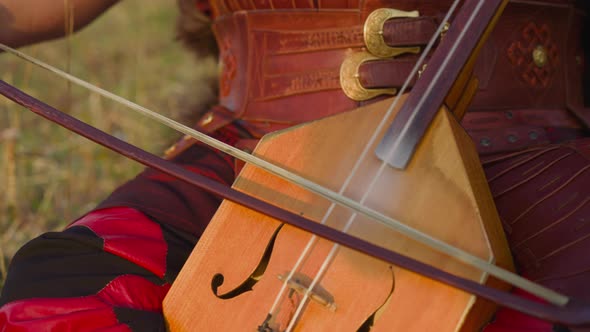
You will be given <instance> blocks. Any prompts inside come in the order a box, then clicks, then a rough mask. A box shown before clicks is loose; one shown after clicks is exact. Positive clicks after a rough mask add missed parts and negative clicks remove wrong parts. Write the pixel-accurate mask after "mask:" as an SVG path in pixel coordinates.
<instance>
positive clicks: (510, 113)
mask: <svg viewBox="0 0 590 332" xmlns="http://www.w3.org/2000/svg"><path fill="white" fill-rule="evenodd" d="M504 114H505V115H506V119H512V118H513V117H514V115H513V114H512V112H505V113H504Z"/></svg>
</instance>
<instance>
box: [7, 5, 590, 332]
mask: <svg viewBox="0 0 590 332" xmlns="http://www.w3.org/2000/svg"><path fill="white" fill-rule="evenodd" d="M201 6H203V9H204V10H208V8H206V7H207V6H206V5H202V4H201ZM447 6H448V4H447V3H446V2H444V1H395V2H394V3H389V2H388V1H386V0H375V1H364V2H360V1H354V0H353V1H344V2H342V1H338V0H332V1H290V2H285V1H270V2H269V1H240V0H223V1H218V2H216V3H213V4H212V7H211V11H212V13H213V15H214V16H215V17H216V20H215V23H214V30H215V33H216V37H217V40H218V44H219V47H220V59H221V62H222V64H223V72H222V76H221V85H220V103H219V106H217V107H214V108H212V109H211V111H210V112H208V113H207V114H205V116H204V117H203V118H202V120H201V121H200V122H199V124H198V126H197V127H198V128H199V129H200V130H203V131H205V132H208V133H211V135H213V136H216V137H217V138H219V139H221V140H222V141H225V142H226V143H229V144H232V145H235V146H237V147H241V148H244V149H250V148H252V146H253V144H254V143H255V142H256V138H259V137H260V136H261V135H263V134H265V133H267V132H271V131H274V130H278V129H282V128H286V127H288V126H291V125H294V124H298V123H302V122H305V121H309V120H313V119H317V118H320V117H324V116H328V115H331V114H335V113H338V112H342V111H346V110H350V109H353V108H355V107H357V106H359V105H361V104H363V103H366V102H370V101H365V102H356V101H353V100H351V99H349V98H347V97H346V96H345V95H344V94H343V93H342V91H341V89H340V85H339V82H338V80H337V78H338V69H339V65H340V64H341V63H342V61H343V59H344V57H345V56H346V55H347V54H348V53H349V52H350V51H351V50H353V51H354V50H360V49H361V48H362V36H361V37H359V29H360V26H361V24H362V21H363V20H364V18H366V16H367V15H368V14H369V13H370V12H371V11H372V10H374V9H376V8H379V7H395V8H398V9H402V10H413V9H416V8H417V9H419V10H420V12H421V16H420V17H419V18H404V19H399V20H397V21H395V22H392V23H391V24H392V25H395V27H392V29H391V31H393V32H392V34H391V35H390V36H389V37H388V38H390V40H389V41H388V42H389V43H390V44H393V45H395V44H401V45H408V44H410V45H423V44H425V42H426V41H427V39H428V38H429V34H428V33H429V32H434V27H436V25H437V24H438V23H439V20H440V18H441V17H442V16H441V13H444V11H445V10H446V7H447ZM272 8H275V9H276V8H283V9H285V10H280V11H270V10H258V9H272ZM316 8H320V9H323V10H322V11H315V10H309V9H316ZM342 9H346V10H342ZM349 9H358V10H357V11H351V10H349ZM502 20H503V21H502V22H500V23H499V26H498V28H497V32H496V33H495V34H494V36H493V37H492V40H491V41H490V42H489V43H488V46H486V47H485V48H484V50H483V51H482V56H481V58H480V60H479V62H480V64H479V65H478V66H477V67H476V70H475V72H476V74H477V76H478V77H479V78H480V82H481V83H480V91H479V92H478V94H477V95H476V97H475V99H474V101H473V103H472V106H471V107H470V112H469V113H467V115H466V117H465V119H464V122H463V124H464V126H465V127H466V129H467V130H468V132H469V133H470V134H471V136H472V137H473V139H474V142H475V144H476V146H477V147H478V150H479V151H480V153H481V154H482V161H483V165H484V169H485V171H486V175H487V176H488V180H489V183H490V187H491V191H492V194H493V196H494V199H495V201H496V204H497V207H498V210H499V213H500V216H501V219H502V221H503V223H504V228H505V231H506V234H507V237H508V239H509V243H510V244H511V249H512V250H513V253H514V256H515V261H516V263H517V265H518V268H519V272H521V273H523V274H524V275H526V276H527V277H529V278H531V279H533V280H535V281H537V282H539V283H542V284H544V285H546V286H548V287H551V288H553V289H556V290H558V291H561V292H563V293H565V294H567V295H573V296H576V297H581V298H585V299H590V292H589V291H588V288H587V287H585V285H584V281H587V280H589V279H590V261H589V260H588V257H589V256H588V255H584V253H585V251H586V250H587V248H590V226H588V225H587V220H588V218H589V216H590V204H588V202H589V201H590V196H589V194H588V189H587V186H586V187H585V186H584V185H585V184H588V183H590V139H588V138H583V137H584V136H586V135H587V134H588V133H587V132H586V131H585V130H586V129H585V125H586V123H585V122H584V120H589V119H590V112H588V109H586V108H584V106H583V103H582V101H581V98H582V92H581V86H582V84H581V81H582V76H581V73H582V66H581V64H582V63H583V59H584V58H583V54H584V53H583V52H582V46H581V45H582V43H581V40H582V39H581V37H580V36H579V35H578V34H577V32H579V31H581V28H580V26H579V25H580V24H581V22H582V13H581V12H580V11H579V10H578V9H576V7H575V6H574V4H573V3H572V2H570V1H558V0H553V1H549V0H548V1H545V2H536V3H534V4H530V3H528V4H527V3H520V2H517V1H515V2H514V3H511V4H509V6H508V8H507V11H506V14H505V15H504V16H503V18H502ZM293 22H300V23H301V22H306V23H307V24H308V25H307V26H306V27H305V28H304V29H303V28H301V27H300V26H297V25H294V24H293ZM395 31H398V33H397V34H396V33H395ZM399 31H402V33H399ZM539 45H541V46H542V47H543V50H544V52H546V54H545V55H546V56H547V59H546V60H547V61H548V62H547V63H548V65H547V64H544V65H542V66H540V65H538V64H535V63H532V64H531V61H532V60H531V59H530V58H529V55H528V53H527V52H531V51H533V50H534V49H535V48H536V47H537V46H539ZM318 59H321V60H322V61H318ZM415 60H416V57H415V56H414V55H407V56H402V57H399V58H395V59H388V60H382V61H377V62H375V63H373V64H367V65H364V67H362V68H361V74H362V75H361V82H362V83H363V84H364V85H365V86H370V87H382V86H399V85H401V84H399V85H396V84H398V83H399V81H400V80H401V77H402V76H405V75H404V74H405V73H408V72H409V70H408V68H411V65H413V63H414V62H415ZM384 68H385V69H384ZM383 72H385V73H387V74H386V75H385V74H380V73H383ZM270 73H272V75H270ZM396 82H398V83H396ZM569 140H572V141H571V142H567V143H563V142H565V141H569ZM170 158H171V159H172V160H173V161H174V162H176V163H179V164H181V165H183V166H184V167H186V168H187V169H189V170H191V171H194V172H197V173H200V174H202V175H206V176H208V177H210V178H213V179H215V180H217V181H220V182H222V183H224V184H227V185H230V184H231V183H232V182H233V179H234V176H235V174H234V170H235V169H236V167H235V166H236V165H235V162H234V160H232V159H231V158H229V157H227V156H225V155H223V154H222V153H220V152H216V151H213V150H211V149H210V148H208V147H205V146H203V145H201V144H195V143H194V142H192V141H191V140H182V141H181V142H180V143H179V144H178V145H177V146H175V148H174V149H173V151H171V154H170ZM219 203H220V200H219V199H218V198H217V197H215V196H213V195H211V194H209V193H206V192H204V191H202V190H200V189H197V188H195V187H192V186H189V185H187V184H185V183H183V182H181V181H178V180H176V179H174V178H171V177H169V176H166V175H163V174H161V173H159V172H156V171H152V170H146V171H144V172H143V173H141V174H140V175H139V176H138V177H137V178H135V179H134V180H132V181H130V182H128V183H127V184H125V185H123V186H122V187H120V188H119V189H117V190H116V191H115V192H114V193H113V194H112V195H111V196H110V197H109V198H108V199H107V200H106V201H105V202H103V203H102V204H101V205H100V206H99V207H98V208H97V209H96V210H94V211H92V212H90V213H89V214H87V215H85V216H83V217H82V218H80V219H78V220H77V221H75V222H73V223H72V224H71V225H70V226H68V227H67V228H66V230H64V231H62V232H58V233H47V234H44V235H42V236H40V237H39V238H37V239H35V240H33V241H31V242H30V243H28V244H27V245H26V246H24V247H23V248H22V249H21V250H20V251H19V252H18V254H17V255H16V256H15V258H14V260H13V262H12V264H11V266H10V272H9V275H8V279H7V281H6V284H5V287H4V289H3V293H2V298H1V301H0V305H2V307H1V309H0V325H2V326H3V327H4V328H5V329H6V330H7V331H12V330H15V331H17V330H69V329H76V330H86V329H87V330H105V331H127V330H136V331H140V330H164V329H165V327H164V320H163V317H162V315H161V309H162V308H161V302H162V300H163V298H164V296H165V294H166V292H167V291H168V289H169V287H170V285H171V283H172V282H173V281H174V279H175V277H176V275H177V274H178V273H179V271H180V269H181V267H182V265H183V263H184V261H185V260H186V258H187V257H188V255H189V253H190V252H191V250H192V248H193V247H194V245H195V243H196V242H197V240H198V239H199V236H200V234H201V233H202V232H203V230H204V229H205V227H206V226H207V223H208V221H209V220H210V218H211V217H212V215H213V213H214V212H215V210H216V208H217V206H218V204H219ZM554 328H556V327H553V326H552V325H551V324H549V323H547V322H542V321H538V320H535V319H531V318H528V317H526V316H524V315H522V314H519V313H516V312H513V311H509V310H500V311H499V312H498V314H497V317H496V320H495V321H494V322H493V323H491V324H490V325H489V326H487V327H486V329H485V331H488V332H489V331H492V332H495V331H525V332H526V331H539V332H541V331H552V329H554ZM565 330H566V329H565V328H563V331H565Z"/></svg>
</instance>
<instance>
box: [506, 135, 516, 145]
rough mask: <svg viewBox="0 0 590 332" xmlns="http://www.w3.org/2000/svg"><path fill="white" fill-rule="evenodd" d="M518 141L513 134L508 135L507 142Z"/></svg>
mask: <svg viewBox="0 0 590 332" xmlns="http://www.w3.org/2000/svg"><path fill="white" fill-rule="evenodd" d="M516 141H518V138H517V137H516V136H515V135H508V142H510V143H514V142H516Z"/></svg>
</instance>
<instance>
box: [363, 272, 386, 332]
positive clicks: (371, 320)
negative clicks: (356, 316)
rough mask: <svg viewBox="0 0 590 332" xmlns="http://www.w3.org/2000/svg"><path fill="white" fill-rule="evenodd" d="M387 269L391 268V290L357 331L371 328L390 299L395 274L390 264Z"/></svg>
mask: <svg viewBox="0 0 590 332" xmlns="http://www.w3.org/2000/svg"><path fill="white" fill-rule="evenodd" d="M389 269H390V270H391V290H390V291H389V295H388V296H387V299H385V302H383V304H382V305H381V306H380V307H379V308H377V310H375V312H374V313H373V314H372V315H371V316H369V318H367V320H366V321H365V322H364V323H363V325H361V326H360V327H359V328H358V330H357V332H370V331H371V329H372V328H373V325H374V324H375V320H376V319H377V316H379V314H380V313H381V311H383V310H384V309H385V307H387V304H388V303H389V301H390V300H391V295H393V290H394V289H395V275H394V274H393V269H392V267H391V266H390V267H389Z"/></svg>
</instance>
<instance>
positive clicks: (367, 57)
mask: <svg viewBox="0 0 590 332" xmlns="http://www.w3.org/2000/svg"><path fill="white" fill-rule="evenodd" d="M371 60H379V58H378V57H376V56H374V55H372V54H370V53H368V52H364V51H362V52H356V53H352V54H350V55H349V56H347V57H346V59H344V61H343V62H342V65H341V66H340V86H341V87H342V90H343V91H344V94H345V95H346V96H347V97H348V98H350V99H352V100H356V101H363V100H367V99H371V98H373V97H377V96H379V95H383V94H389V95H395V94H396V93H397V89H395V88H389V89H367V88H365V87H363V85H362V84H361V81H360V79H359V78H360V75H359V68H360V67H361V65H362V64H363V63H365V62H367V61H371Z"/></svg>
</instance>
